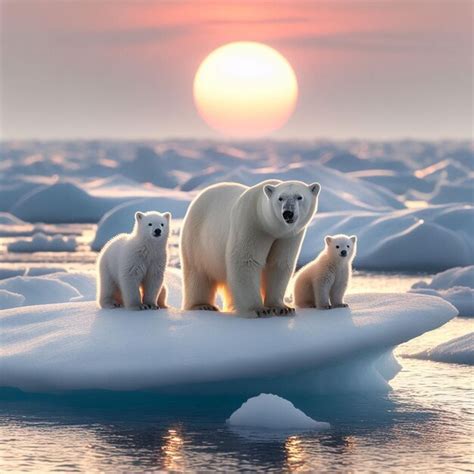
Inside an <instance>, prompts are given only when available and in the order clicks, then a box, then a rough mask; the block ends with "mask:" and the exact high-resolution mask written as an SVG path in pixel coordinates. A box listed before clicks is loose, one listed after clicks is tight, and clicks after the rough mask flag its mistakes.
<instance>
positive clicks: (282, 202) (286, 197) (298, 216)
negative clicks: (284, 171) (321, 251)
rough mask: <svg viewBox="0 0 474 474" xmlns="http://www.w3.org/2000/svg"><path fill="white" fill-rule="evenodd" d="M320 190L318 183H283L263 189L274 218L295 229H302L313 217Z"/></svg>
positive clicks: (266, 186) (269, 185)
mask: <svg viewBox="0 0 474 474" xmlns="http://www.w3.org/2000/svg"><path fill="white" fill-rule="evenodd" d="M320 190H321V186H320V184H319V183H313V184H305V183H302V182H300V181H283V182H282V183H279V184H266V185H265V186H264V187H263V192H264V193H265V196H266V198H267V199H268V200H269V202H270V206H271V209H272V211H273V215H274V217H276V218H277V220H278V221H279V222H280V223H281V224H283V225H284V226H286V227H288V228H292V227H293V228H297V229H298V228H303V227H304V226H305V225H306V224H307V223H308V222H309V220H310V219H311V218H312V217H313V214H314V212H315V210H316V206H317V202H318V195H319V191H320Z"/></svg>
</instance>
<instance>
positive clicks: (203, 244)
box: [181, 180, 320, 317]
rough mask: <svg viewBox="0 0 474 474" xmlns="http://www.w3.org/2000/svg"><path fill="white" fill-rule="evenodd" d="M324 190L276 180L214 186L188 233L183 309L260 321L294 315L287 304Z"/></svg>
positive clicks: (197, 205) (191, 216) (192, 212)
mask: <svg viewBox="0 0 474 474" xmlns="http://www.w3.org/2000/svg"><path fill="white" fill-rule="evenodd" d="M319 191H320V185H319V184H318V183H312V184H306V183H303V182H301V181H278V180H268V181H264V182H262V183H259V184H256V185H255V186H252V187H248V186H243V185H241V184H237V183H222V184H218V185H214V186H210V187H208V188H207V189H205V190H204V191H202V192H201V194H199V196H197V198H196V199H195V200H194V201H193V202H192V203H191V205H190V206H189V208H188V212H187V214H186V217H185V219H184V224H183V229H182V232H181V263H182V266H183V308H184V309H187V310H217V309H218V308H217V307H216V306H215V299H216V293H217V292H220V293H221V294H222V296H223V297H224V308H225V309H226V310H228V311H229V310H233V311H237V312H238V313H241V314H245V315H251V316H253V317H260V316H270V315H285V314H290V313H291V312H292V311H294V310H293V308H290V307H288V306H287V305H286V304H285V303H284V296H285V292H286V289H287V286H288V282H289V281H290V278H291V276H292V274H293V271H294V269H295V265H296V261H297V258H298V255H299V252H300V247H301V242H302V240H303V238H304V235H305V232H306V227H307V225H308V223H309V222H310V221H311V219H312V218H313V215H314V213H315V212H316V208H317V203H318V195H319Z"/></svg>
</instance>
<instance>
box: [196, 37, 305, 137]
mask: <svg viewBox="0 0 474 474" xmlns="http://www.w3.org/2000/svg"><path fill="white" fill-rule="evenodd" d="M193 89H194V90H193V92H194V102H195V104H196V108H197V110H198V112H199V114H200V115H201V117H202V118H203V119H204V120H205V121H206V123H207V124H208V125H210V126H211V127H212V128H214V129H215V130H217V131H219V132H221V133H223V134H224V135H228V136H232V137H245V138H252V137H261V136H264V135H267V134H269V133H271V132H273V131H275V130H277V129H279V128H280V127H282V126H283V125H284V124H285V123H286V122H287V120H288V119H289V118H290V116H291V114H292V113H293V111H294V109H295V105H296V100H297V98H298V82H297V80H296V75H295V72H294V71H293V68H292V67H291V65H290V63H289V62H288V61H287V60H286V58H285V57H284V56H282V55H281V54H280V53H279V52H278V51H276V50H275V49H273V48H271V47H270V46H267V45H265V44H262V43H256V42H251V41H239V42H235V43H228V44H226V45H224V46H221V47H220V48H217V49H216V50H214V51H213V52H212V53H210V54H209V56H207V57H206V58H205V59H204V61H203V62H202V63H201V65H200V66H199V68H198V70H197V72H196V76H195V77H194V87H193Z"/></svg>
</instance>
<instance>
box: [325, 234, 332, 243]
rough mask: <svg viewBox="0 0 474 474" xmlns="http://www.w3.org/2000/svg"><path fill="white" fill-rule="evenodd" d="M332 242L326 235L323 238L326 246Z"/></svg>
mask: <svg viewBox="0 0 474 474" xmlns="http://www.w3.org/2000/svg"><path fill="white" fill-rule="evenodd" d="M331 241H332V237H331V236H330V235H326V237H324V242H326V245H329V244H330V243H331Z"/></svg>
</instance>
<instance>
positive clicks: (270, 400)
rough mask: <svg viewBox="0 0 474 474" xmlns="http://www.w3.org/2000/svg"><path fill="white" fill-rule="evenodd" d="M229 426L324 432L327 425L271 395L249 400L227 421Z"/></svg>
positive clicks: (262, 394) (263, 394)
mask: <svg viewBox="0 0 474 474" xmlns="http://www.w3.org/2000/svg"><path fill="white" fill-rule="evenodd" d="M227 424H228V425H229V426H236V427H243V428H257V429H270V430H280V431H293V430H324V429H328V428H330V427H331V425H330V424H329V423H325V422H321V421H315V420H313V419H312V418H310V417H309V416H307V415H305V414H304V413H303V412H302V411H301V410H299V409H298V408H296V407H295V406H294V405H293V403H291V402H289V401H288V400H285V399H284V398H281V397H279V396H278V395H272V394H271V393H261V394H260V395H258V396H257V397H252V398H249V399H248V400H247V401H246V402H245V403H244V404H243V405H242V406H241V407H240V408H239V409H238V410H236V411H235V412H234V413H232V415H231V416H230V418H229V419H228V420H227Z"/></svg>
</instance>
